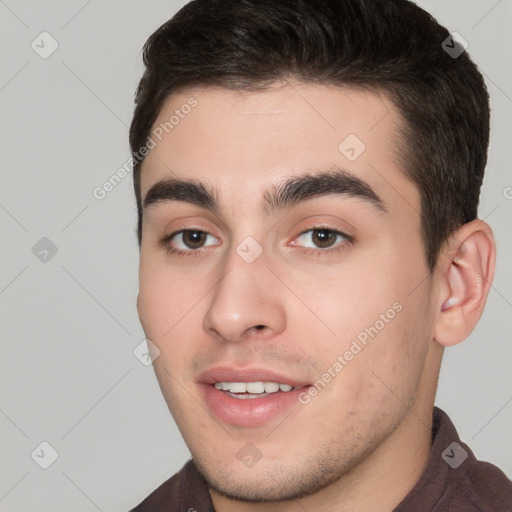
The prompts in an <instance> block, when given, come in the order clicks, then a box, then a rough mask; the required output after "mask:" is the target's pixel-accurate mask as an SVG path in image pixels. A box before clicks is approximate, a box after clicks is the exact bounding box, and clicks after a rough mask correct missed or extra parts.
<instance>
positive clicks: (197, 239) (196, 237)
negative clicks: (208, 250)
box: [181, 230, 207, 249]
mask: <svg viewBox="0 0 512 512" xmlns="http://www.w3.org/2000/svg"><path fill="white" fill-rule="evenodd" d="M181 237H182V241H183V243H184V244H185V245H186V246H187V247H188V248H189V249H199V248H201V247H202V245H203V244H204V242H205V241H206V237H207V233H205V232H204V231H192V230H186V231H182V232H181Z"/></svg>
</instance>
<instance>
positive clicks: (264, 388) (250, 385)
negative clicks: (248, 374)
mask: <svg viewBox="0 0 512 512" xmlns="http://www.w3.org/2000/svg"><path fill="white" fill-rule="evenodd" d="M214 386H215V387H216V388H217V389H221V390H222V391H230V392H231V393H251V394H254V395H257V394H261V393H276V392H277V391H279V390H281V391H285V392H286V391H291V390H292V389H294V388H293V386H290V385H289V384H278V383H277V382H215V383H214Z"/></svg>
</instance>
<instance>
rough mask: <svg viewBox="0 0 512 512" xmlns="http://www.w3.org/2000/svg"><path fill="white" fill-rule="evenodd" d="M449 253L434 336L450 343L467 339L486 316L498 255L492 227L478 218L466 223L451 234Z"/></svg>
mask: <svg viewBox="0 0 512 512" xmlns="http://www.w3.org/2000/svg"><path fill="white" fill-rule="evenodd" d="M446 254H447V256H448V259H447V260H446V262H444V263H441V265H443V266H444V268H441V269H440V272H441V279H442V286H441V287H440V290H441V292H440V297H439V301H440V307H439V312H438V315H437V318H436V323H435V328H434V339H435V340H436V341H437V342H438V343H440V344H441V345H443V346H450V345H455V344H457V343H460V342H461V341H463V340H464V339H466V338H467V337H468V336H469V334H470V333H471V332H472V331H473V329H474V328H475V326H476V324H477V323H478V321H479V320H480V317H481V316H482V312H483V310H484V306H485V302H486V300H487V296H488V294H489V289H490V287H491V283H492V280H493V277H494V267H495V259H496V246H495V243H494V237H493V235H492V230H491V228H490V227H489V225H488V224H486V223H485V222H484V221H481V220H478V219H477V220H474V221H472V222H469V223H468V224H464V225H463V226H461V227H460V228H459V229H458V230H457V232H456V233H455V234H454V235H453V236H452V237H451V238H450V241H449V242H448V243H447V247H446Z"/></svg>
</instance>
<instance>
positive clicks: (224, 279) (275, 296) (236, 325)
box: [203, 249, 286, 343]
mask: <svg viewBox="0 0 512 512" xmlns="http://www.w3.org/2000/svg"><path fill="white" fill-rule="evenodd" d="M268 263H269V261H268V258H267V257H266V254H265V251H264V252H263V253H262V254H261V255H260V256H259V257H258V258H257V259H256V260H255V261H253V262H251V263H248V262H247V261H245V260H244V259H243V258H242V257H241V256H240V255H239V254H238V253H237V252H236V250H235V249H233V250H232V252H231V253H230V255H229V257H228V260H227V261H226V265H225V267H223V268H224V273H223V275H222V276H221V277H220V280H219V282H218V284H217V286H216V287H215V288H214V292H213V294H212V296H211V302H210V306H209V308H208V309H207V311H206V313H205V316H204V319H203V327H204V329H205V330H206V332H208V334H209V335H210V336H213V337H214V338H215V339H216V340H217V341H222V342H235V343H236V342H241V341H243V340H244V339H247V338H249V337H251V336H254V335H255V334H257V335H258V336H259V337H260V338H261V337H271V336H273V335H275V334H276V333H280V332H282V331H283V330H284V329H285V323H286V317H285V309H284V301H283V297H282V294H283V293H284V291H283V290H282V285H281V286H280V283H279V281H278V280H277V279H276V278H275V276H274V274H273V273H272V271H270V270H269V268H268V267H267V264H268Z"/></svg>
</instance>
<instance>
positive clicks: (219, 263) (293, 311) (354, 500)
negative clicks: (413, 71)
mask: <svg viewBox="0 0 512 512" xmlns="http://www.w3.org/2000/svg"><path fill="white" fill-rule="evenodd" d="M192 96H193V97H194V98H195V99H196V100H197V102H198V104H197V107H196V108H194V109H193V110H192V111H191V112H190V113H189V114H188V115H187V116H186V117H185V118H184V119H182V120H180V123H179V125H177V126H175V127H174V129H173V130H172V131H170V132H169V133H168V134H167V135H166V136H165V137H164V138H163V139H162V141H160V142H158V144H157V145H156V146H155V147H154V148H153V149H151V151H150V152H149V154H148V156H147V157H146V159H145V161H144V164H143V170H142V176H141V191H142V197H143V198H144V197H145V196H146V194H147V192H148V190H149V189H150V188H151V187H152V186H153V185H154V184H155V183H157V182H158V181H160V180H162V179H166V178H169V177H175V178H176V177H179V178H185V179H190V178H194V179H197V180H201V181H203V182H204V183H205V184H207V185H209V186H212V187H214V188H215V189H216V190H217V197H218V200H219V202H220V205H221V209H220V212H219V213H214V212H212V211H210V210H208V209H206V208H202V207H199V206H196V205H192V204H189V203H185V202H181V201H174V202H161V203H157V204H154V205H152V206H150V207H148V208H146V209H145V210H144V214H143V229H142V233H143V236H142V244H141V259H140V292H139V297H138V304H137V305H138V311H139V317H140V320H141V323H142V326H143V328H144V330H145V333H146V336H147V338H148V339H150V340H151V341H152V342H153V343H154V344H155V345H156V347H158V349H159V351H160V355H159V356H158V357H157V358H156V359H155V361H154V363H153V365H154V369H155V372H156V376H157V378H158V381H159V384H160V387H161V389H162V392H163V395H164V397H165V399H166V401H167V404H168V406H169V409H170V411H171V413H172V415H173V417H174V420H175V421H176V424H177V425H178V427H179V429H180V431H181V433H182V435H183V438H184V440H185V442H186V443H187V445H188V447H189V449H190V451H191V453H192V455H193V458H194V460H195V462H196V465H197V466H198V468H199V470H200V471H201V473H202V474H203V476H204V478H205V479H206V480H207V482H208V484H209V488H210V494H211V496H212V500H213V503H214V506H215V509H216V510H217V512H230V511H235V510H236V511H238V512H240V511H260V510H261V511H263V510H266V511H268V510H272V511H290V512H291V511H296V510H319V511H325V512H328V511H334V510H351V511H358V510H361V511H362V510H373V511H383V512H384V511H391V510H392V509H393V508H394V507H395V506H396V505H397V504H398V503H399V502H400V501H401V500H402V499H403V498H404V496H405V495H406V494H407V492H408V491H409V490H410V489H411V488H412V487H413V486H414V484H415V482H416V481H417V480H418V479H419V477H420V475H421V472H422V471H423V469H424V467H425V464H426V461H427V458H428V455H429V451H430V436H431V415H432V407H433V403H434V396H435V390H436V385H437V378H438V373H439V366H440V362H441V358H442V353H443V348H444V346H447V345H453V344H455V343H458V342H459V341H461V340H462V339H464V338H465V337H467V335H469V333H470V332H471V330H472V329H473V327H474V325H475V324H476V322H477V321H478V319H479V318H480V315H481V312H482V309H483V306H484V304H485V300H486V297H487V293H488V289H489V286H490V282H491V281H492V277H493V271H494V242H493V239H492V233H491V231H490V228H489V227H488V226H487V225H486V224H485V223H484V222H482V221H474V222H472V223H469V224H466V225H465V226H462V227H461V228H460V230H459V231H457V232H456V233H455V234H454V236H453V237H451V238H450V240H448V241H447V243H446V244H445V246H444V247H443V250H442V252H441V254H440V256H439V261H438V265H437V267H436V269H435V270H434V272H433V273H432V274H431V273H430V272H429V269H428V266H427V263H426V255H425V249H424V245H423V242H422V239H421V236H420V214H419V212H420V209H421V208H420V196H419V192H418V190H417V188H416V187H415V185H414V184H413V183H412V182H411V181H410V180H409V179H408V178H407V177H406V176H405V174H404V173H403V170H402V169H400V167H399V165H398V163H397V159H396V158H395V156H396V155H395V154H394V149H393V148H394V145H393V142H394V140H395V139H396V137H397V136H398V135H397V128H398V127H399V126H400V125H401V122H402V120H401V119H400V117H399V116H398V114H397V113H396V111H395V110H394V109H393V108H392V103H391V102H390V101H389V100H388V99H387V98H386V97H385V96H383V95H379V94H377V93H374V92H369V91H365V92H363V91H356V90H352V89H348V88H343V89H342V88H339V87H333V86H325V85H322V86H320V85H313V84H299V83H296V84H288V85H281V84H276V85H274V86H272V87H271V88H268V89H266V90H265V91H262V92H257V93H248V92H245V93H240V92H234V91H229V90H226V89H222V88H191V89H188V90H184V91H182V92H179V93H174V94H173V95H171V96H170V97H169V98H167V100H166V102H165V104H164V106H163V108H162V110H161V112H160V115H159V117H158V119H157V120H156V122H155V124H154V127H156V126H158V125H159V124H160V123H161V122H165V121H166V120H168V119H169V117H170V116H171V115H172V114H173V113H174V111H175V109H177V108H178V109H179V108H180V106H181V105H183V104H185V103H186V102H187V100H188V99H189V98H190V97H192ZM348 134H356V135H357V137H358V138H359V139H360V140H362V141H363V142H364V144H365V145H366V150H365V151H364V152H363V153H362V154H361V155H360V156H359V157H358V158H357V159H356V160H355V161H353V162H350V161H349V160H348V159H347V158H346V157H345V156H344V155H343V154H342V153H340V151H339V150H338V145H339V144H340V142H341V141H342V140H344V139H345V137H346V136H347V135H348ZM334 165H336V166H339V167H342V168H343V169H345V170H347V171H349V172H350V173H352V174H353V175H355V176H357V177H358V178H360V179H362V180H364V181H365V182H366V183H368V184H369V185H370V186H371V188H372V189H373V190H374V191H375V193H376V194H377V195H378V196H379V197H380V198H381V199H382V200H383V202H384V203H385V205H386V208H387V212H386V213H384V212H381V211H379V210H378V209H377V208H375V206H373V205H371V204H369V203H368V202H367V201H364V200H362V199H360V198H354V197H340V196H326V197H318V198H314V199H310V200H308V201H306V202H303V203H298V204H296V205H294V206H293V207H290V208H287V209H285V210H283V211H279V212H276V213H275V214H271V215H266V214H265V213H264V212H263V211H262V210H261V208H260V203H261V201H262V199H263V196H264V193H265V191H271V190H272V188H273V187H274V186H276V185H277V184H279V183H281V182H282V181H283V180H284V179H285V178H287V177H290V176H297V175H299V174H303V173H304V172H306V171H309V172H313V173H318V172H321V171H326V170H329V169H331V168H332V167H333V166H334ZM319 224H320V225H322V224H328V225H329V226H330V229H333V230H339V231H342V232H345V233H347V234H348V235H350V236H352V237H353V238H354V243H353V244H351V243H349V242H348V241H347V240H346V239H344V238H343V237H340V238H337V239H335V240H333V241H332V246H330V247H329V246H319V245H318V243H319V241H318V238H316V237H315V236H314V234H315V233H316V234H318V232H317V231H310V230H314V229H315V227H316V226H318V225H319ZM181 229H195V230H200V231H204V232H207V233H209V234H210V235H211V236H208V237H206V238H205V239H204V242H203V249H202V250H203V252H202V253H200V254H199V255H197V257H193V256H184V255H176V254H172V253H169V252H168V251H167V250H166V248H165V247H163V246H162V245H161V244H160V243H159V241H160V240H161V239H162V238H163V237H165V236H166V235H169V234H170V233H173V232H176V231H179V230H181ZM308 230H309V231H308ZM306 231H307V234H306V235H301V234H302V233H304V232H306ZM247 236H252V237H253V238H254V239H255V240H257V241H258V243H259V244H260V245H261V247H262V248H263V253H262V254H261V255H260V256H259V257H258V258H257V259H256V260H255V261H254V262H253V263H251V264H248V263H247V262H246V261H244V260H243V259H242V258H241V257H240V256H239V255H238V254H237V252H236V248H237V246H238V245H239V244H240V243H241V242H242V241H243V240H244V239H245V238H246V237H247ZM186 241H187V240H185V239H184V238H183V237H182V236H180V235H177V236H176V237H174V239H173V244H174V245H172V244H171V245H172V246H173V247H175V248H179V249H182V250H188V251H193V250H196V251H197V249H194V247H200V245H199V246H198V245H196V246H193V245H192V246H191V247H187V245H186ZM188 241H189V244H190V239H188ZM306 248H313V250H314V249H315V248H316V249H317V250H318V251H319V253H320V252H321V251H324V252H323V254H319V253H317V254H311V253H308V252H307V251H306V250H305V249H306ZM335 249H339V250H335ZM449 299H450V302H447V301H448V300H449ZM395 303H398V304H400V305H401V306H402V309H401V311H400V312H399V313H397V314H396V315H395V317H394V318H393V319H392V320H391V321H389V322H388V323H386V325H385V327H384V328H383V329H382V330H380V331H379V333H378V335H377V336H375V337H374V338H373V339H370V340H369V342H368V345H367V346H366V347H364V349H363V350H361V351H360V352H359V353H358V354H357V356H355V357H354V358H353V359H352V360H351V361H350V362H349V363H348V364H347V365H346V366H345V367H344V368H343V370H342V371H341V372H339V373H337V374H336V377H335V378H333V379H332V380H331V381H330V382H329V383H328V384H327V385H326V386H325V388H324V389H322V390H321V391H320V392H319V393H318V395H317V396H315V397H313V398H311V401H310V402H309V403H308V404H307V405H302V404H300V403H297V404H296V406H294V407H293V408H292V409H291V413H289V415H283V416H278V417H276V418H275V419H273V420H272V421H269V422H268V423H266V424H265V425H263V426H260V427H241V426H236V425H229V424H226V423H223V422H222V421H220V420H218V419H217V418H215V417H213V416H212V415H211V414H210V413H209V411H208V409H207V406H206V404H205V403H204V400H203V399H202V397H201V395H200V393H199V386H198V383H197V379H198V375H199V374H200V373H201V372H203V371H205V370H207V369H208V368H211V367H213V366H219V365H229V366H238V367H247V366H250V367H259V368H268V369H272V370H274V371H276V372H280V373H284V374H286V375H291V376H294V377H295V378H296V379H298V380H301V381H305V382H309V383H314V382H315V381H317V380H318V379H319V378H321V377H322V375H323V374H324V373H325V372H326V371H327V369H328V368H330V367H332V366H333V364H334V363H335V361H336V360H337V357H338V355H340V354H344V353H345V351H346V350H348V349H349V348H350V345H351V342H352V341H353V340H354V339H355V338H356V337H357V335H358V334H359V333H360V332H361V331H363V330H364V329H365V328H367V327H370V326H373V325H375V323H376V321H377V320H378V319H379V318H380V315H381V314H383V313H385V312H386V311H387V310H388V309H389V308H391V307H392V305H393V304H395ZM443 305H445V306H444V307H443ZM257 325H259V326H264V327H263V328H260V329H255V328H254V327H255V326H257ZM248 442H251V443H253V444H254V445H255V446H256V448H257V449H258V450H259V452H260V453H261V459H260V460H259V461H258V462H257V463H256V464H255V465H254V466H253V467H251V468H247V467H246V466H244V465H243V464H242V463H241V462H240V460H239V458H238V457H237V452H238V451H239V450H240V449H242V448H243V447H244V446H245V445H246V443H248ZM268 502H273V503H272V504H271V505H269V503H268Z"/></svg>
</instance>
